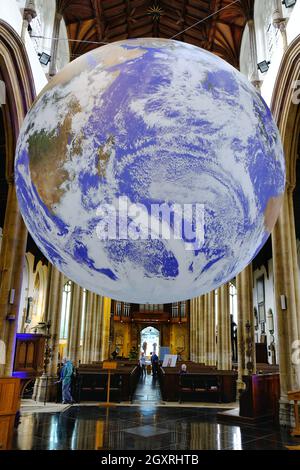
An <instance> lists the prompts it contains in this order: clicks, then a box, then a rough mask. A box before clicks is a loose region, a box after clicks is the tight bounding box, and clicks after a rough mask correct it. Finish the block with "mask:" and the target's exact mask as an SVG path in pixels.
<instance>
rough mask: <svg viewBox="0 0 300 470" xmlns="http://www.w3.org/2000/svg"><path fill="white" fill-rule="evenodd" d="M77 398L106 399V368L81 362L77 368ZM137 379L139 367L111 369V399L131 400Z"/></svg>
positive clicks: (80, 399)
mask: <svg viewBox="0 0 300 470" xmlns="http://www.w3.org/2000/svg"><path fill="white" fill-rule="evenodd" d="M77 374H78V388H79V393H78V396H79V398H78V400H77V401H106V396H107V379H108V373H107V371H106V370H104V369H102V368H100V367H99V364H83V365H80V366H79V368H78V372H77ZM138 379H139V367H138V366H136V365H131V367H127V366H126V367H122V366H121V367H120V366H119V365H118V368H117V369H114V370H112V371H111V384H110V390H111V401H117V402H120V401H131V400H132V398H133V394H134V392H135V389H136V386H137V382H138Z"/></svg>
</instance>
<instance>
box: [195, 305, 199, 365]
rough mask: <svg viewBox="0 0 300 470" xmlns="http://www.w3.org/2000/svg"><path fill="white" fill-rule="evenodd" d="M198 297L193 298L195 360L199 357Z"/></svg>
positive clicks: (197, 360)
mask: <svg viewBox="0 0 300 470" xmlns="http://www.w3.org/2000/svg"><path fill="white" fill-rule="evenodd" d="M199 298H200V297H196V298H195V323H194V330H195V332H194V334H195V362H199V357H200V331H199V320H200V302H199Z"/></svg>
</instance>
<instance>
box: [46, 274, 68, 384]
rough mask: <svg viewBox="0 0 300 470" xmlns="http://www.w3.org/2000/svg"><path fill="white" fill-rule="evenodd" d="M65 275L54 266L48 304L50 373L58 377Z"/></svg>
mask: <svg viewBox="0 0 300 470" xmlns="http://www.w3.org/2000/svg"><path fill="white" fill-rule="evenodd" d="M64 282H65V278H64V275H63V274H62V273H61V272H60V271H58V269H57V268H55V267H54V266H52V270H51V280H50V283H51V284H50V296H49V304H48V320H49V321H50V322H51V327H50V335H51V339H50V347H51V365H50V375H51V376H52V377H57V366H58V354H59V336H60V324H61V308H62V297H63V290H64Z"/></svg>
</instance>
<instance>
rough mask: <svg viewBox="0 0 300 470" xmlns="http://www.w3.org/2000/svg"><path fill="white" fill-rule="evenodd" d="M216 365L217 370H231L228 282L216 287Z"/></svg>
mask: <svg viewBox="0 0 300 470" xmlns="http://www.w3.org/2000/svg"><path fill="white" fill-rule="evenodd" d="M217 353H218V357H217V365H218V369H219V370H231V368H232V351H231V328H230V306H229V284H224V285H223V286H221V287H220V288H219V289H218V338H217Z"/></svg>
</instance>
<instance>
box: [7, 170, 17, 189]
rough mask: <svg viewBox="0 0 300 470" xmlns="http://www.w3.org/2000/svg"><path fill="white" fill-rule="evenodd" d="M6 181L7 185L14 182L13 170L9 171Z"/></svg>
mask: <svg viewBox="0 0 300 470" xmlns="http://www.w3.org/2000/svg"><path fill="white" fill-rule="evenodd" d="M6 181H7V184H8V185H9V186H11V185H14V184H15V174H14V172H12V173H10V174H9V175H8V176H7V178H6Z"/></svg>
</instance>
